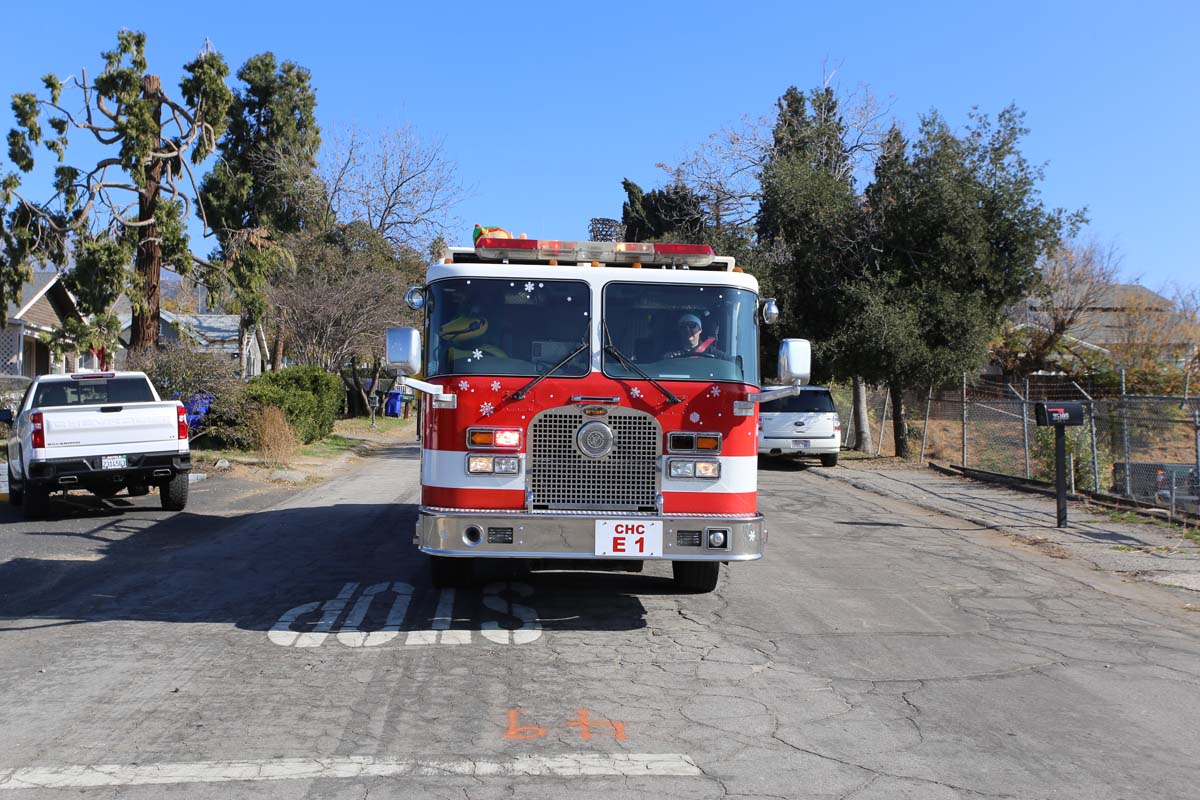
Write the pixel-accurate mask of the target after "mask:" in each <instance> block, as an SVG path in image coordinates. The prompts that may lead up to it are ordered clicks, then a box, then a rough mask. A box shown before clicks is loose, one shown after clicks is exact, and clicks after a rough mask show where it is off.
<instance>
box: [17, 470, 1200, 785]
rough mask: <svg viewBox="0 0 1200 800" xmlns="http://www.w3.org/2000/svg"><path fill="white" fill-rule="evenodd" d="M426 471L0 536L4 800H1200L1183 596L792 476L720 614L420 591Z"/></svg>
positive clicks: (548, 578)
mask: <svg viewBox="0 0 1200 800" xmlns="http://www.w3.org/2000/svg"><path fill="white" fill-rule="evenodd" d="M416 457H417V451H416V449H415V448H398V449H394V450H391V451H385V452H380V453H377V454H376V455H374V456H372V457H369V458H366V459H363V460H362V461H360V462H358V463H357V464H355V465H352V466H351V467H349V468H348V469H347V471H346V472H344V473H342V474H341V475H340V476H339V477H336V478H335V479H333V480H330V481H327V482H325V483H323V484H321V485H318V486H315V487H312V488H310V489H307V490H303V491H293V492H288V493H286V494H283V495H282V496H281V497H271V498H267V499H262V498H260V499H258V500H256V501H245V500H242V501H239V502H243V503H244V504H245V509H244V510H243V511H242V512H241V513H231V512H230V511H229V510H227V509H224V508H222V506H221V502H220V498H219V497H218V496H215V495H213V494H212V487H217V488H219V484H218V483H213V484H211V486H210V488H209V491H208V494H206V495H205V497H206V499H204V500H202V501H198V502H196V503H194V504H193V505H191V506H189V509H188V511H187V512H185V513H183V514H177V515H167V514H163V513H162V512H158V511H154V510H152V503H150V502H147V503H145V504H142V502H141V501H137V502H135V503H134V507H133V508H132V509H126V510H123V511H122V512H121V513H119V514H114V513H112V512H111V511H105V510H103V509H99V508H93V509H91V510H90V511H89V510H88V509H87V508H84V509H82V510H76V511H71V512H70V513H69V514H68V515H67V517H66V518H63V519H57V520H52V521H51V522H48V523H39V524H37V525H30V524H26V523H19V522H16V521H14V520H15V518H13V517H11V516H4V517H0V800H3V798H5V797H9V796H11V797H13V798H22V797H29V798H33V799H35V800H42V798H56V797H80V796H82V797H86V798H94V797H105V798H107V797H131V798H160V797H170V798H176V797H181V798H192V797H196V798H199V797H243V796H255V797H261V796H268V797H271V796H278V797H287V798H294V797H312V798H343V797H344V798H361V797H366V796H368V795H369V796H370V797H438V798H467V799H468V800H479V799H480V798H501V797H510V796H518V797H522V798H528V797H534V798H536V797H546V798H561V797H567V796H569V797H572V798H590V797H641V796H645V797H656V798H657V797H688V798H710V797H711V798H719V797H780V798H800V797H830V798H834V797H836V798H855V799H856V800H869V799H871V798H922V799H924V798H933V800H940V798H955V797H978V796H996V797H1020V798H1046V797H1055V798H1060V797H1071V798H1089V799H1097V798H1144V797H1150V796H1153V797H1159V798H1193V797H1195V796H1196V792H1197V785H1198V781H1200V768H1197V766H1196V764H1195V743H1196V742H1197V741H1200V614H1193V615H1188V614H1187V612H1185V611H1182V610H1180V609H1179V603H1178V602H1177V600H1176V598H1174V597H1172V596H1170V595H1168V594H1166V592H1167V591H1168V590H1164V589H1159V588H1157V587H1147V586H1143V585H1139V584H1126V583H1123V582H1121V580H1120V579H1119V578H1118V577H1115V576H1112V575H1108V574H1106V573H1100V572H1093V571H1090V570H1088V569H1087V568H1086V567H1083V566H1081V565H1079V564H1076V563H1073V562H1071V561H1062V560H1056V559H1052V558H1047V557H1046V556H1045V555H1043V554H1040V553H1038V552H1036V551H1035V550H1033V549H1031V548H1025V547H1024V546H1022V545H1018V544H1014V543H1013V542H1011V541H1010V540H1008V539H1005V538H1004V537H1002V536H1001V535H999V534H997V533H995V532H992V531H988V530H983V529H980V528H977V527H975V526H974V525H971V524H969V523H963V522H959V521H956V520H952V519H950V518H948V517H943V516H939V515H937V514H934V513H931V512H926V511H922V510H920V509H917V508H916V507H913V506H909V505H906V504H904V503H903V502H901V501H899V500H893V499H884V498H881V497H878V496H876V495H871V494H867V493H864V492H862V491H860V490H858V489H855V488H853V487H850V486H847V485H844V484H841V483H838V482H834V481H828V480H824V479H822V478H820V477H818V476H816V475H814V474H809V473H806V472H805V471H803V470H790V469H783V470H778V471H765V472H763V473H762V474H761V478H762V484H763V486H762V488H763V496H762V506H763V507H764V510H765V511H766V512H767V513H768V514H769V528H770V543H769V546H768V557H767V558H766V559H764V560H763V561H761V562H759V563H756V564H747V565H735V566H734V567H732V568H729V569H726V570H724V571H723V575H722V579H721V584H720V586H719V588H718V591H717V592H716V593H714V594H711V595H676V594H674V593H673V590H672V587H671V584H670V582H669V580H668V578H667V575H668V574H669V570H668V569H665V568H663V565H648V567H647V570H646V571H645V572H644V573H642V574H622V573H564V572H545V573H533V574H529V573H526V574H515V575H507V574H503V573H497V574H495V575H492V576H491V577H490V578H487V579H485V581H484V582H483V583H482V584H481V585H480V586H479V587H478V588H476V589H473V590H459V591H457V592H453V593H451V592H442V593H436V592H434V591H433V590H432V589H431V588H430V587H429V583H428V579H427V577H426V574H425V565H424V562H423V559H422V557H420V556H418V555H417V554H415V553H414V552H413V548H412V546H411V544H410V542H411V536H412V528H413V523H414V518H415V515H414V508H413V506H412V503H413V501H414V499H415V497H416V494H417V487H416V476H417V466H418V465H417V461H416V460H415V459H416ZM198 496H199V495H198ZM153 499H154V498H149V499H148V500H153ZM142 500H147V499H146V498H143V499H142ZM276 501H278V502H276ZM31 787H33V788H31ZM47 787H48V788H47Z"/></svg>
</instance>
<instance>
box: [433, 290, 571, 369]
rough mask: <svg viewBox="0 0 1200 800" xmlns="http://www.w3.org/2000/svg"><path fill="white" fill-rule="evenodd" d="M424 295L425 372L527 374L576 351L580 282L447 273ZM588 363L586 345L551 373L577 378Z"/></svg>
mask: <svg viewBox="0 0 1200 800" xmlns="http://www.w3.org/2000/svg"><path fill="white" fill-rule="evenodd" d="M426 296H427V299H428V303H429V305H428V320H429V348H428V351H427V353H428V355H427V358H428V362H427V363H426V365H425V374H426V375H429V376H435V375H528V376H530V377H533V376H535V375H538V374H540V373H542V372H544V371H545V370H547V369H550V368H552V367H553V366H554V365H555V364H557V363H559V362H560V361H562V360H563V359H564V358H566V356H567V355H568V354H570V353H571V352H572V351H573V350H575V349H576V348H578V347H579V343H580V342H581V341H582V340H583V338H584V336H585V335H586V332H587V330H588V323H589V321H590V318H589V316H588V314H589V313H590V312H589V309H590V308H591V289H590V288H589V287H588V285H587V283H586V282H584V281H565V280H526V279H521V278H450V279H446V280H440V281H435V282H433V283H431V284H430V285H429V287H428V290H427V294H426ZM589 366H590V358H589V353H588V352H587V349H586V348H585V349H584V350H583V351H582V352H580V353H579V354H577V355H576V356H575V357H574V358H572V359H571V360H569V361H568V362H567V363H566V364H564V365H563V366H562V367H560V368H559V369H558V370H556V371H555V373H554V375H555V376H556V377H573V378H578V377H581V376H583V375H586V374H587V373H588V369H589Z"/></svg>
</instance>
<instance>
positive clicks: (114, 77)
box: [0, 31, 230, 348]
mask: <svg viewBox="0 0 1200 800" xmlns="http://www.w3.org/2000/svg"><path fill="white" fill-rule="evenodd" d="M145 49H146V36H145V34H143V33H140V32H136V31H122V32H121V33H119V34H118V35H117V46H116V47H115V48H114V49H113V50H110V51H108V52H105V53H102V54H101V55H102V57H103V59H104V67H103V69H102V70H101V71H100V73H99V74H98V75H97V76H96V77H95V79H94V80H93V81H89V79H88V76H87V72H86V71H83V72H82V73H81V77H79V78H75V79H72V81H71V84H72V85H71V86H70V87H67V86H64V84H63V82H62V81H61V80H60V79H59V78H57V77H56V76H55V75H53V74H48V75H46V76H45V77H44V78H43V79H42V83H43V86H44V88H45V94H44V95H43V96H40V97H39V96H38V95H36V94H34V93H22V94H16V95H13V99H12V108H13V113H14V115H15V116H16V119H17V127H16V128H14V129H12V130H11V131H9V134H8V145H9V149H8V155H9V159H10V160H11V161H12V162H13V164H15V165H16V166H17V168H18V169H20V170H21V171H22V172H25V173H28V172H30V171H31V170H33V168H34V147H36V146H37V145H43V146H44V147H45V148H46V149H47V150H48V151H50V152H51V153H53V154H54V155H55V156H56V158H57V161H58V166H56V167H55V170H54V187H53V188H54V194H53V196H52V197H50V198H49V199H47V200H45V201H41V202H38V201H33V200H30V199H28V198H27V197H25V195H24V194H23V193H22V192H21V187H20V179H19V177H18V176H17V175H16V174H15V173H10V174H9V175H7V176H6V177H5V178H4V179H3V181H2V182H0V241H2V243H3V253H2V254H0V295H2V297H0V300H2V299H4V298H8V297H13V298H15V295H16V292H18V291H19V289H20V286H21V284H22V282H23V281H24V280H26V279H27V278H28V276H29V273H30V269H31V264H32V262H33V261H35V260H39V259H40V260H42V261H44V262H47V263H51V264H54V265H55V266H58V267H60V268H61V267H65V266H66V265H67V264H68V263H70V262H71V261H72V260H73V262H74V266H73V268H72V270H71V274H70V275H69V281H68V285H69V286H71V287H72V288H73V289H74V290H76V291H78V292H79V295H78V296H79V297H80V302H81V310H82V311H83V312H84V313H85V314H96V315H97V316H96V317H95V320H94V324H93V325H92V326H90V327H85V328H80V327H78V326H75V327H74V328H72V330H70V331H69V333H70V334H72V335H73V336H75V337H76V338H77V339H78V340H79V342H82V343H84V344H86V345H97V344H107V345H109V346H111V345H112V344H113V343H114V340H115V321H114V320H112V318H111V317H109V316H107V312H108V310H109V308H110V306H111V302H112V300H113V299H115V298H116V297H117V296H118V295H119V294H121V292H125V293H127V294H128V295H129V296H130V299H131V300H132V303H133V328H132V333H131V337H130V338H131V341H130V346H131V348H138V347H144V346H152V345H154V344H156V343H157V341H158V330H159V302H160V301H159V280H160V274H161V270H162V268H163V267H164V266H166V267H170V268H171V269H173V270H174V271H176V272H178V273H180V274H183V275H187V274H189V273H191V272H192V269H193V266H194V264H196V263H200V262H199V261H198V260H197V259H195V258H194V257H193V255H192V253H191V250H190V247H189V242H188V237H187V236H186V234H185V233H184V230H183V221H182V220H183V218H184V217H185V216H186V214H187V213H188V206H189V205H190V203H191V200H190V197H189V196H190V194H191V193H192V192H194V191H195V187H194V185H193V183H192V168H191V166H190V165H189V161H190V162H191V164H199V163H200V162H201V161H203V160H204V159H205V158H206V157H207V156H208V155H209V154H210V153H211V152H212V151H213V148H214V146H215V144H216V140H217V137H218V136H220V134H221V132H222V130H223V129H224V123H225V112H226V109H227V108H228V106H229V102H230V92H229V88H228V87H227V86H226V85H225V77H226V76H227V75H228V68H227V67H226V66H225V60H224V59H223V58H222V57H221V55H220V54H219V53H216V52H215V51H213V50H212V49H211V48H209V47H207V46H206V47H205V49H204V50H203V51H202V52H201V53H200V54H199V55H198V56H197V57H196V58H195V59H193V60H192V61H190V62H188V63H187V64H186V65H184V68H183V69H184V77H183V79H182V80H181V81H180V84H179V96H178V98H173V97H171V96H170V95H168V94H167V92H166V90H165V89H164V87H163V85H162V80H161V79H160V77H159V76H158V75H154V74H149V73H148V72H147V69H148V65H147V62H146V54H145ZM64 90H69V91H78V92H79V94H80V100H81V101H82V103H74V104H70V108H72V109H82V110H68V107H67V106H68V104H66V103H65V102H64V100H63V93H64ZM43 122H44V123H45V124H46V125H48V126H49V128H50V130H51V131H53V135H47V132H46V131H45V130H44V129H43V127H42V125H43ZM74 131H83V132H85V133H87V134H90V135H91V136H92V137H93V138H94V139H95V140H96V141H97V142H98V143H99V144H100V145H101V146H102V147H103V148H105V152H104V154H103V155H102V156H101V157H100V158H99V159H97V160H96V161H95V162H94V163H91V162H89V163H88V164H87V165H83V166H74V165H69V164H68V163H67V153H68V134H69V133H71V132H74ZM189 190H190V191H189ZM130 262H132V264H133V270H132V271H131V270H129V269H127V268H126V266H127V265H128V264H130ZM2 309H3V303H0V315H3V313H4V312H3V310H2ZM2 321H3V320H2V319H0V322H2Z"/></svg>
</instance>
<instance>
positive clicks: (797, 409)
mask: <svg viewBox="0 0 1200 800" xmlns="http://www.w3.org/2000/svg"><path fill="white" fill-rule="evenodd" d="M760 410H761V411H763V412H764V413H768V414H777V413H780V412H783V413H789V414H813V413H820V412H829V411H836V410H837V409H836V408H834V405H833V397H832V396H830V394H829V392H828V391H826V390H823V389H822V390H818V391H812V392H801V393H800V394H798V395H796V396H795V397H781V398H779V399H778V400H771V401H770V402H768V403H763V404H762V406H761V407H760Z"/></svg>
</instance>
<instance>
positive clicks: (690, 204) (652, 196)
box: [621, 178, 705, 242]
mask: <svg viewBox="0 0 1200 800" xmlns="http://www.w3.org/2000/svg"><path fill="white" fill-rule="evenodd" d="M621 186H622V187H623V188H624V189H625V198H626V199H625V205H624V206H623V207H622V209H621V222H622V223H624V225H625V239H626V240H627V241H631V242H648V241H662V240H665V239H674V240H677V241H682V242H696V241H700V239H701V237H702V235H703V231H704V228H705V221H704V210H703V209H702V208H701V204H700V198H699V197H697V196H696V194H695V193H694V192H693V191H692V190H691V189H689V188H688V187H687V186H685V185H684V184H683V183H681V182H679V181H675V182H674V183H672V184H670V185H669V186H667V187H665V188H663V189H651V190H650V191H649V192H644V191H642V187H640V186H638V185H637V184H636V183H634V182H633V181H631V180H629V179H628V178H626V179H625V180H623V181H622V182H621Z"/></svg>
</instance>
